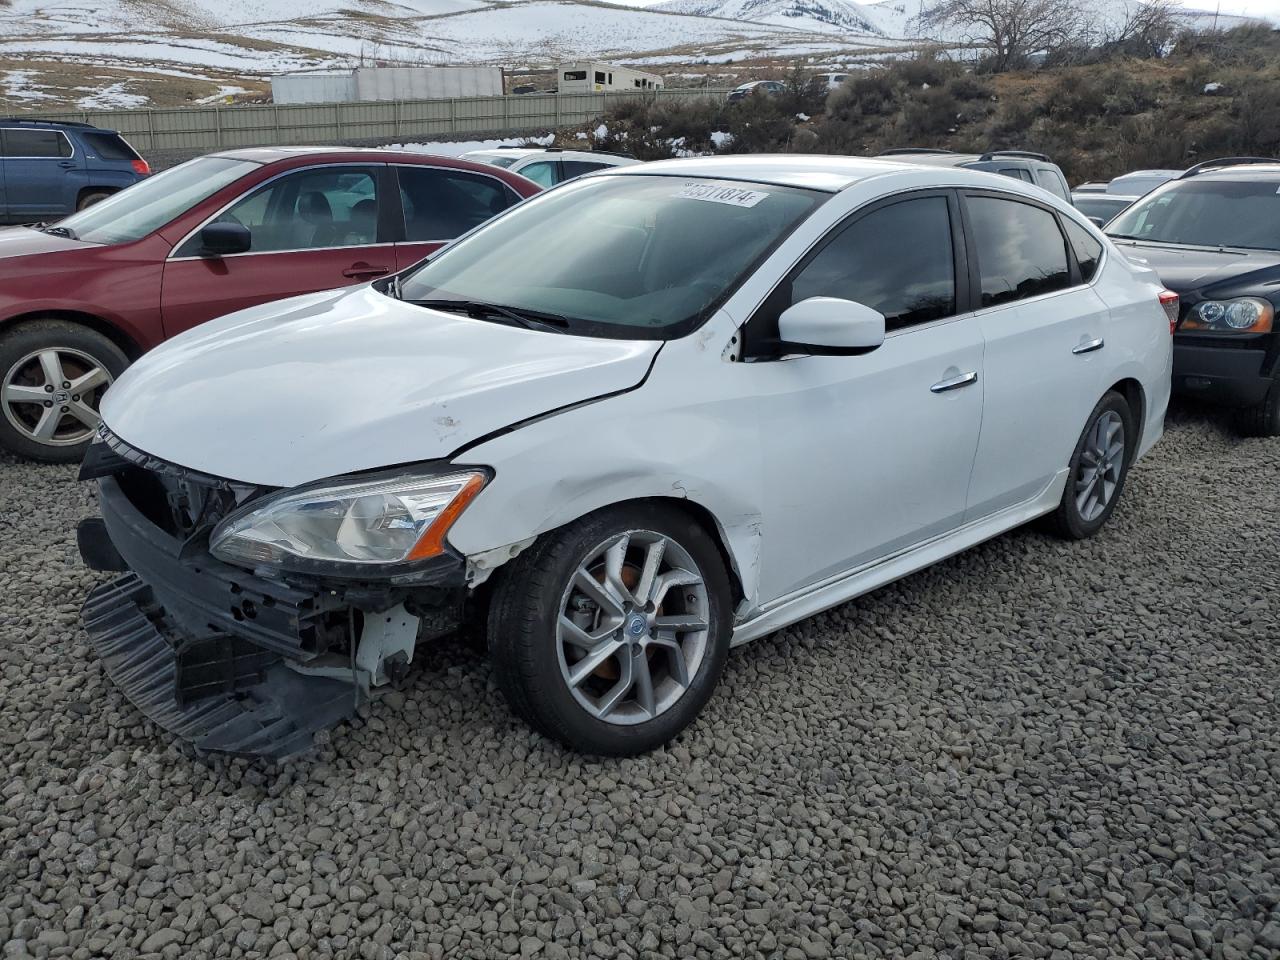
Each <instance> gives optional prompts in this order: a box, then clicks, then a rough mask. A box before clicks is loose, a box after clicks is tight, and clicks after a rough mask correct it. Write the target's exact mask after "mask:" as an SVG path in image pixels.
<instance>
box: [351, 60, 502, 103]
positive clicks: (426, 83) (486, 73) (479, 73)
mask: <svg viewBox="0 0 1280 960" xmlns="http://www.w3.org/2000/svg"><path fill="white" fill-rule="evenodd" d="M355 76H356V99H357V100H443V99H447V98H450V97H500V96H502V95H503V93H504V92H505V91H504V90H503V85H502V68H501V67H358V68H357V69H356V72H355Z"/></svg>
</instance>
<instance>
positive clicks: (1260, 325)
mask: <svg viewBox="0 0 1280 960" xmlns="http://www.w3.org/2000/svg"><path fill="white" fill-rule="evenodd" d="M1274 318H1275V308H1273V307H1272V306H1271V304H1270V303H1268V302H1267V301H1266V300H1260V299H1258V298H1257V297H1241V298H1239V299H1238V300H1204V301H1201V302H1200V303H1197V304H1196V305H1195V306H1194V307H1192V308H1191V311H1190V312H1189V313H1188V314H1187V318H1186V319H1185V320H1183V321H1182V329H1183V330H1211V331H1213V332H1215V333H1266V332H1267V331H1269V330H1270V329H1271V323H1272V320H1273V319H1274Z"/></svg>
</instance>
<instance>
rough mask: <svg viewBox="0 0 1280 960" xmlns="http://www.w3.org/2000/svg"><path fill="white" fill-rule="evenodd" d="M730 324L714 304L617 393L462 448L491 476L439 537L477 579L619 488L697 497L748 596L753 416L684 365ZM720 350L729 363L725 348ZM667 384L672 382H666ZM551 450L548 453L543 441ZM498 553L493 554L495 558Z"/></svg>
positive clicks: (756, 500) (753, 554)
mask: <svg viewBox="0 0 1280 960" xmlns="http://www.w3.org/2000/svg"><path fill="white" fill-rule="evenodd" d="M734 332H736V330H735V328H734V326H733V324H732V322H731V321H730V320H729V318H728V317H727V316H726V315H724V314H720V315H718V316H717V317H716V318H713V320H712V321H709V322H708V324H707V325H706V326H704V327H703V328H702V329H701V330H699V331H698V332H697V333H696V334H695V335H692V336H690V337H686V338H683V339H682V340H679V341H674V342H671V343H668V344H666V346H665V347H664V348H663V350H662V353H661V354H660V355H659V357H658V359H657V360H656V361H655V363H654V368H653V370H652V371H651V373H650V375H649V377H648V379H647V380H646V381H645V383H644V384H643V385H642V386H640V387H639V388H637V389H635V390H632V391H630V392H628V393H624V394H619V395H616V396H611V397H607V398H605V399H603V400H599V401H596V402H594V403H589V404H585V405H582V406H579V407H575V408H572V409H569V410H565V411H563V412H561V413H558V414H555V415H553V416H549V417H545V418H542V419H539V420H536V421H533V422H530V423H528V424H525V425H524V426H522V427H520V428H519V429H516V430H513V431H511V432H509V433H504V434H501V435H499V436H496V437H494V438H492V439H490V440H487V441H486V442H484V443H481V444H479V445H477V446H475V447H472V448H470V449H468V450H467V451H466V459H467V461H468V462H470V463H479V464H486V465H488V466H491V467H492V468H493V470H494V478H493V480H492V481H491V482H490V483H489V484H488V486H486V487H485V489H484V490H483V491H482V492H481V493H480V494H479V495H478V496H477V497H476V499H475V501H474V502H473V503H472V504H471V506H470V507H469V508H468V509H467V510H466V511H465V512H464V513H463V514H462V516H461V517H459V519H458V521H457V522H456V523H455V524H454V526H453V528H452V529H451V530H450V533H449V542H450V544H451V545H452V546H453V547H454V548H455V549H456V550H458V551H459V552H460V553H462V554H463V555H464V556H466V557H467V560H468V568H469V570H474V571H477V572H479V573H481V577H480V579H479V580H473V583H475V582H483V579H484V578H487V577H488V575H489V573H490V572H491V570H492V568H493V567H494V566H496V565H499V564H500V563H502V562H505V561H506V559H509V558H510V556H511V555H513V554H512V548H513V547H514V548H515V552H516V553H518V552H519V551H520V550H521V549H524V547H525V546H526V545H527V543H526V541H527V542H532V540H533V539H534V538H536V537H539V536H541V535H543V534H545V533H548V532H550V531H552V530H555V529H557V528H558V527H562V526H564V525H565V524H567V523H570V522H572V521H574V520H576V519H578V518H579V517H582V516H585V515H586V514H589V513H592V512H593V511H596V510H599V509H602V508H604V507H608V506H611V505H613V504H617V503H623V502H626V501H629V500H640V499H650V498H668V499H673V500H685V501H688V502H690V503H694V504H697V505H698V506H699V507H701V508H703V509H704V510H705V511H706V512H707V513H709V514H710V515H711V516H712V517H713V518H715V524H716V528H717V529H716V530H715V531H712V532H713V533H714V534H715V535H716V536H717V537H718V538H719V540H720V542H721V544H722V545H723V546H724V548H725V551H726V552H727V553H728V555H729V558H730V563H731V565H732V568H733V571H732V572H733V574H734V575H735V576H736V577H737V578H738V581H739V583H740V584H741V586H742V590H743V593H744V596H745V598H746V601H747V603H746V607H747V608H751V607H754V605H755V597H756V594H757V588H758V582H759V560H760V545H761V519H762V518H761V510H760V504H761V502H762V498H761V496H760V490H759V486H758V485H759V483H760V479H761V471H760V469H759V457H760V444H759V443H758V439H757V438H758V428H757V426H756V425H755V424H754V423H752V422H750V418H748V417H744V416H739V415H738V414H737V413H736V412H735V410H734V403H733V400H732V398H726V397H725V396H724V395H723V394H717V392H716V391H714V388H713V387H710V386H707V385H705V384H704V383H703V382H702V381H701V380H699V378H698V377H696V376H693V375H692V371H693V370H695V369H697V368H700V367H702V366H703V365H704V364H705V363H706V360H707V357H708V354H709V355H710V356H711V357H714V358H717V359H720V354H721V351H722V350H723V348H724V346H725V344H727V343H728V342H729V340H730V338H731V337H732V335H733V333H734ZM722 362H725V363H728V361H727V359H726V360H723V361H722ZM677 387H678V388H677ZM552 451H554V453H553V452H552ZM495 560H496V561H498V562H497V563H495V562H494V561H495Z"/></svg>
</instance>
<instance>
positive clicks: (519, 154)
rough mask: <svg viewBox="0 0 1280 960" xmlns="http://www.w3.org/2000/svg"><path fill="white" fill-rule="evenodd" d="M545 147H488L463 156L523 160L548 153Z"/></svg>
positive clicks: (468, 152)
mask: <svg viewBox="0 0 1280 960" xmlns="http://www.w3.org/2000/svg"><path fill="white" fill-rule="evenodd" d="M546 152H547V150H546V148H545V147H502V148H501V149H498V148H495V147H486V148H485V149H483V150H468V151H467V152H466V153H464V154H463V155H462V156H464V157H512V158H514V159H516V160H521V159H523V158H525V157H528V156H532V155H533V154H535V153H546Z"/></svg>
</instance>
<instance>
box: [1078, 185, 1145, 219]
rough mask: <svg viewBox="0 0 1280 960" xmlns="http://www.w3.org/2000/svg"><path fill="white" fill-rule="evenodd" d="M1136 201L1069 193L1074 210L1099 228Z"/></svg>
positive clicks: (1110, 196)
mask: <svg viewBox="0 0 1280 960" xmlns="http://www.w3.org/2000/svg"><path fill="white" fill-rule="evenodd" d="M1137 199H1138V198H1137V197H1119V196H1116V195H1115V194H1108V193H1092V192H1086V193H1081V192H1080V191H1079V190H1073V191H1071V202H1072V203H1073V204H1075V208H1076V209H1077V210H1079V211H1080V212H1081V213H1083V214H1084V215H1085V216H1086V217H1088V218H1089V219H1090V220H1091V221H1092V222H1093V223H1094V224H1096V225H1097V226H1099V227H1101V226H1102V225H1103V224H1105V223H1106V222H1107V221H1108V220H1110V219H1111V218H1112V217H1114V216H1115V215H1116V214H1117V213H1119V212H1120V211H1121V210H1123V209H1124V208H1125V207H1127V206H1129V204H1131V203H1133V201H1135V200H1137Z"/></svg>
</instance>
